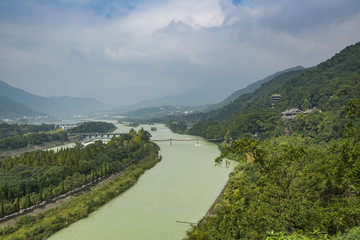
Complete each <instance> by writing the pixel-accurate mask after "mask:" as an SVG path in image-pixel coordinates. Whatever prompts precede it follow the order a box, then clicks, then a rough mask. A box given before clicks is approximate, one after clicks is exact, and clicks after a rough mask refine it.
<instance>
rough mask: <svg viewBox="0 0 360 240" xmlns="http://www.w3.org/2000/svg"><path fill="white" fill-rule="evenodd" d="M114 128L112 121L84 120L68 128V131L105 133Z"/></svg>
mask: <svg viewBox="0 0 360 240" xmlns="http://www.w3.org/2000/svg"><path fill="white" fill-rule="evenodd" d="M115 129H116V126H115V125H114V124H113V123H107V122H84V123H81V124H80V125H79V126H77V127H75V128H72V129H70V130H69V132H70V133H96V132H99V133H107V132H112V131H114V130H115Z"/></svg>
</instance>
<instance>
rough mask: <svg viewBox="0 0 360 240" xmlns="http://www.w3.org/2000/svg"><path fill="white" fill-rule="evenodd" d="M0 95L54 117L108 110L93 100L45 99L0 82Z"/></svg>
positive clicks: (105, 105)
mask: <svg viewBox="0 0 360 240" xmlns="http://www.w3.org/2000/svg"><path fill="white" fill-rule="evenodd" d="M0 95H2V96H5V97H7V98H10V99H12V100H14V101H16V102H18V103H20V104H22V105H25V106H26V107H28V108H30V109H34V110H35V111H36V112H42V113H45V114H49V115H52V116H56V117H65V116H72V115H74V114H86V113H88V112H90V111H97V110H103V109H106V108H109V105H107V104H104V103H101V102H99V101H98V100H96V99H94V98H74V97H51V98H45V97H41V96H37V95H34V94H31V93H28V92H26V91H24V90H22V89H18V88H15V87H12V86H10V85H9V84H7V83H5V82H3V81H0Z"/></svg>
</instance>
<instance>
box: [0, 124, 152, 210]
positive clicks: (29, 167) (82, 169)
mask: <svg viewBox="0 0 360 240" xmlns="http://www.w3.org/2000/svg"><path fill="white" fill-rule="evenodd" d="M150 136H151V135H150V134H149V133H148V132H146V131H144V130H143V129H141V130H139V131H138V132H135V131H131V132H130V133H129V134H128V135H122V136H120V137H117V138H113V139H111V140H110V141H109V142H108V144H104V143H103V142H102V141H95V142H94V144H89V145H87V146H86V147H84V146H83V145H81V144H76V146H75V147H74V148H66V149H61V150H59V151H58V152H54V151H37V152H32V153H25V154H22V155H20V156H17V157H12V158H11V157H9V158H4V159H2V161H1V162H0V196H2V198H1V200H2V201H3V208H2V211H3V212H4V215H7V214H10V213H13V212H15V211H19V210H20V209H24V208H27V207H29V206H31V205H33V204H38V203H40V202H41V201H42V200H48V199H51V198H53V197H55V196H58V195H61V194H63V193H64V192H68V191H71V190H73V189H75V188H77V187H80V186H82V185H83V184H86V183H89V182H91V181H93V180H95V179H96V178H98V177H101V176H104V175H106V174H111V173H113V172H115V171H118V170H119V169H121V168H122V167H123V166H124V165H126V164H128V163H130V162H134V161H136V160H137V159H138V158H140V157H141V156H145V155H147V154H149V153H150V152H152V151H155V150H156V149H157V147H156V146H155V145H154V144H153V143H151V142H149V140H150ZM14 203H15V204H14ZM12 206H13V207H12Z"/></svg>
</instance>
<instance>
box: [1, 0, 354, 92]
mask: <svg viewBox="0 0 360 240" xmlns="http://www.w3.org/2000/svg"><path fill="white" fill-rule="evenodd" d="M55 3H56V2H43V1H39V2H38V1H35V0H34V1H28V0H26V1H25V0H23V1H21V0H19V1H2V2H0V51H1V55H0V79H2V80H4V81H7V82H9V83H10V84H13V85H15V86H17V87H23V88H25V87H26V89H27V90H30V91H32V92H36V93H39V94H41V93H42V95H56V94H60V95H67V94H75V93H76V92H79V90H77V91H70V90H69V89H68V88H66V86H64V84H63V83H64V82H66V81H67V82H76V85H77V86H79V88H82V91H84V92H91V91H90V90H91V89H96V88H100V86H101V85H104V84H106V85H108V86H111V87H114V88H121V87H123V86H130V85H131V86H141V85H146V86H153V88H154V89H162V91H157V92H156V91H155V92H156V94H155V93H154V96H155V95H158V94H159V92H164V95H165V94H166V92H167V91H168V92H169V93H174V92H177V91H179V90H178V89H188V88H191V86H194V85H200V84H202V83H204V82H206V81H222V82H224V84H226V85H228V86H229V87H228V89H229V90H228V91H229V92H231V91H233V90H234V89H236V88H240V87H244V86H245V85H246V84H249V83H250V82H252V81H255V80H259V79H260V78H263V77H265V76H266V75H268V74H272V73H273V72H275V71H278V70H282V69H284V68H287V67H292V66H295V65H298V64H300V65H304V66H312V65H315V64H317V63H319V62H320V61H323V60H325V59H326V58H328V57H330V56H332V55H333V54H334V53H335V52H338V51H339V50H341V49H342V48H344V47H345V46H346V45H349V44H352V43H355V42H356V41H359V39H360V33H359V31H358V29H360V1H358V0H341V1H340V0H331V1H328V0H304V1H297V0H272V1H261V0H244V1H242V2H241V3H240V4H237V5H234V4H232V1H231V0H204V1H198V2H194V1H190V0H158V1H112V2H106V1H98V0H78V1H75V2H74V1H68V0H61V1H57V3H56V4H55ZM25 78H26V80H25ZM63 78H66V81H64V80H63V81H62V79H63ZM25 82H26V83H25ZM31 83H36V84H31ZM39 83H41V84H39ZM37 84H39V85H41V86H42V88H40V89H39V87H38V86H36V85H37ZM129 89H133V87H130V88H129ZM150 95H151V93H149V96H150ZM149 96H148V97H149ZM98 97H99V98H101V97H102V95H100V94H99V95H98ZM140 97H141V96H140Z"/></svg>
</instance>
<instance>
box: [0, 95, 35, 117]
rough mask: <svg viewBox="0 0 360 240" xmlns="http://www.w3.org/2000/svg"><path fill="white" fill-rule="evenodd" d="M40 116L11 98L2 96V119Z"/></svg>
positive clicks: (0, 102)
mask: <svg viewBox="0 0 360 240" xmlns="http://www.w3.org/2000/svg"><path fill="white" fill-rule="evenodd" d="M38 115H41V114H40V113H38V112H35V111H34V110H32V109H30V108H28V107H27V106H25V105H23V104H21V103H18V102H16V101H14V100H12V99H11V98H8V97H4V96H2V95H0V118H18V117H23V116H38Z"/></svg>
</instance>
